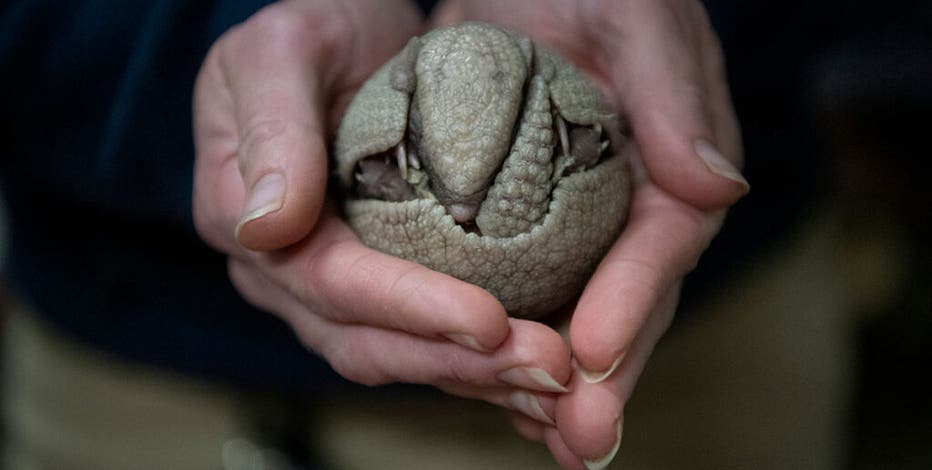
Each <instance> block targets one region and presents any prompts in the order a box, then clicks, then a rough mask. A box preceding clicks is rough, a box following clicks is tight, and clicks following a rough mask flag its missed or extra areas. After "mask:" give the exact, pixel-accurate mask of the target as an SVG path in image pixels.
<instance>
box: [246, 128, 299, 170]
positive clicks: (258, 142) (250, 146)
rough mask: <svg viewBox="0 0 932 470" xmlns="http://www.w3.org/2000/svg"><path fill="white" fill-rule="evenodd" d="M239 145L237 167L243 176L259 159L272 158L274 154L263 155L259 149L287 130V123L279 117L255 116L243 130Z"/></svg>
mask: <svg viewBox="0 0 932 470" xmlns="http://www.w3.org/2000/svg"><path fill="white" fill-rule="evenodd" d="M243 129H244V130H243V134H242V136H241V138H240V145H239V149H238V150H239V151H238V153H239V165H240V171H241V172H242V173H243V174H248V172H249V170H250V169H251V168H252V167H253V166H255V163H257V162H256V161H255V160H257V159H259V158H274V156H275V153H274V152H273V153H270V154H268V155H266V154H263V153H262V152H261V149H262V147H263V146H265V145H266V144H268V143H269V142H271V141H273V140H275V139H276V138H278V137H279V136H281V135H282V134H284V133H285V131H286V130H287V129H288V122H287V121H286V120H285V119H282V118H280V117H270V116H255V117H253V118H252V119H250V120H249V121H248V122H247V123H246V125H245V126H244V128H243Z"/></svg>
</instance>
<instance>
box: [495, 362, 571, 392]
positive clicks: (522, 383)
mask: <svg viewBox="0 0 932 470" xmlns="http://www.w3.org/2000/svg"><path fill="white" fill-rule="evenodd" d="M498 380H501V381H502V382H505V383H507V384H511V385H514V386H516V387H521V388H526V389H530V390H540V391H542V392H553V393H566V392H568V391H569V389H567V388H566V387H564V386H563V385H560V382H557V381H556V379H554V378H553V376H551V375H550V373H548V372H547V371H546V370H544V369H541V368H540V367H520V366H519V367H512V368H511V369H508V370H506V371H504V372H502V373H500V374H498Z"/></svg>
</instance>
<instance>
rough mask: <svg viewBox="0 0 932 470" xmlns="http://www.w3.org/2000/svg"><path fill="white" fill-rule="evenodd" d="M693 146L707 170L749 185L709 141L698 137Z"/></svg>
mask: <svg viewBox="0 0 932 470" xmlns="http://www.w3.org/2000/svg"><path fill="white" fill-rule="evenodd" d="M695 147H696V155H699V158H701V159H702V161H703V162H705V166H706V167H708V168H709V171H711V172H712V173H715V174H716V175H719V176H722V177H724V178H728V179H730V180H732V181H735V182H737V183H740V184H741V185H743V186H745V187H747V188H750V187H751V185H749V184H748V180H746V179H744V176H742V175H741V173H740V172H739V171H738V169H737V168H735V166H734V165H732V164H731V162H729V161H728V159H727V158H725V156H724V155H722V153H721V152H719V151H718V149H716V148H715V146H713V145H712V144H711V143H709V141H707V140H705V139H699V140H697V141H696V146H695Z"/></svg>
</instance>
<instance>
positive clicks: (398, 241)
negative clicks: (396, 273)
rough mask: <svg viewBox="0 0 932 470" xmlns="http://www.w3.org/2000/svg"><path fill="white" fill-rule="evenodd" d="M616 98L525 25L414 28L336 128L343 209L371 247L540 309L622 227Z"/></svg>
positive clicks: (565, 291) (508, 303)
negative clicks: (612, 106) (418, 32)
mask: <svg viewBox="0 0 932 470" xmlns="http://www.w3.org/2000/svg"><path fill="white" fill-rule="evenodd" d="M608 109H609V108H608V106H607V104H606V103H605V100H604V99H603V98H602V95H601V94H600V93H599V91H598V89H596V88H595V87H594V86H593V85H592V84H591V83H590V82H589V81H588V80H586V79H585V78H584V77H583V76H582V75H581V74H580V73H579V72H578V71H577V70H576V69H575V68H574V67H573V66H572V64H570V63H569V62H567V61H566V60H564V59H562V58H560V57H559V56H557V55H555V54H553V53H551V52H549V51H547V50H546V49H544V48H541V47H539V46H537V45H534V44H532V43H531V42H530V41H529V40H528V39H527V38H524V37H522V36H520V35H517V34H514V33H510V32H505V31H502V30H500V29H498V28H495V27H493V26H489V25H486V24H482V23H466V24H463V25H459V26H454V27H451V28H446V29H441V30H435V31H431V32H430V33H427V34H426V35H424V36H423V37H421V38H415V39H412V40H411V41H410V42H409V43H408V45H407V46H406V47H405V49H404V50H403V51H402V52H401V53H400V54H399V55H398V56H396V57H395V58H393V59H392V60H390V61H389V62H388V63H387V64H386V65H385V66H383V67H382V68H381V69H380V70H379V71H377V72H376V73H375V75H374V76H373V77H372V78H371V79H370V80H369V81H368V82H367V83H366V84H365V85H364V86H363V87H362V89H361V90H360V92H359V93H358V94H357V96H356V98H355V99H354V100H353V102H352V103H351V104H350V106H349V108H348V109H347V112H346V116H345V117H344V120H343V123H342V124H341V127H340V129H339V131H338V135H337V142H336V148H335V150H336V152H335V156H336V171H337V173H338V175H339V178H340V182H341V183H342V185H343V186H344V187H345V188H346V190H347V200H346V205H345V214H346V217H347V220H348V222H349V224H350V225H351V227H352V228H353V229H354V230H355V231H356V233H357V234H358V235H359V237H360V238H361V239H362V241H363V242H364V243H366V244H367V245H369V246H371V247H373V248H376V249H378V250H381V251H383V252H386V253H389V254H392V255H395V256H399V257H402V258H405V259H409V260H412V261H416V262H418V263H421V264H424V265H425V266H428V267H430V268H432V269H435V270H438V271H442V272H445V273H448V274H450V275H452V276H454V277H457V278H459V279H462V280H464V281H467V282H471V283H474V284H477V285H479V286H481V287H483V288H485V289H487V290H488V291H489V292H491V293H492V294H493V295H495V296H496V297H497V298H498V299H499V300H500V301H501V302H502V303H503V305H504V306H505V308H506V309H507V310H508V312H509V314H511V315H515V316H520V317H526V318H534V317H539V316H540V315H542V314H545V313H547V312H550V311H553V310H554V309H556V308H558V307H559V306H561V305H563V304H565V303H567V302H569V301H571V300H572V299H573V298H574V297H575V296H577V295H578V294H579V292H580V290H581V288H582V286H583V285H584V284H585V282H586V280H587V279H588V277H589V275H590V274H591V273H592V270H593V269H594V268H595V266H596V265H597V264H598V262H599V261H600V260H601V258H602V257H603V256H604V254H605V252H606V251H607V250H608V248H609V247H610V246H611V244H612V242H613V241H614V240H615V239H616V238H617V237H618V234H619V233H620V232H621V230H622V228H623V226H624V222H625V218H626V214H627V209H628V205H629V202H630V201H629V198H630V186H631V182H630V176H629V171H628V167H627V162H626V160H625V159H624V158H623V156H622V155H618V154H617V152H618V150H619V149H621V148H622V145H621V142H622V137H621V135H620V134H619V133H618V128H619V126H618V122H617V119H616V118H615V116H614V115H612V114H611V113H610V112H609V111H608ZM401 199H404V200H401Z"/></svg>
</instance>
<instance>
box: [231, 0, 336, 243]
mask: <svg viewBox="0 0 932 470" xmlns="http://www.w3.org/2000/svg"><path fill="white" fill-rule="evenodd" d="M276 13H277V12H276V11H275V10H274V9H267V10H266V11H264V12H260V14H258V15H256V17H254V18H253V19H251V20H250V21H249V22H247V23H245V24H243V25H242V26H240V27H238V28H237V29H235V30H233V31H231V33H230V40H229V41H226V43H225V45H227V47H226V48H225V49H224V50H223V51H222V53H221V57H222V59H221V63H222V66H223V67H224V69H225V70H224V72H225V76H226V77H227V84H228V87H229V89H230V96H231V99H232V101H233V109H234V113H235V120H236V129H237V130H236V133H237V136H236V137H237V141H238V145H237V150H236V154H237V160H238V164H239V169H240V175H241V177H242V183H243V190H244V196H243V203H242V209H241V212H240V215H239V218H238V223H237V225H236V228H235V236H236V240H237V242H239V244H240V245H242V246H243V247H245V248H247V249H251V250H261V251H267V250H274V249H278V248H283V247H285V246H288V245H290V244H293V243H295V242H297V241H299V240H301V239H302V238H304V237H305V236H306V235H307V234H308V233H309V232H310V230H311V228H312V227H313V226H314V224H315V223H316V221H317V218H318V217H319V215H320V210H321V207H322V205H323V202H324V197H325V194H326V183H327V149H326V144H325V136H324V135H325V134H324V132H325V128H326V116H325V114H324V111H323V110H324V106H325V104H326V103H325V98H324V96H323V94H324V90H323V86H322V83H323V76H324V73H323V71H322V70H321V69H322V64H321V61H320V60H315V59H317V58H319V57H321V56H326V55H325V54H322V52H323V51H322V50H321V49H322V48H324V47H327V45H326V44H325V43H322V42H321V41H319V40H315V37H314V36H313V34H314V33H313V31H314V30H313V29H310V28H308V27H307V25H306V24H304V22H302V21H299V20H294V19H291V18H293V16H292V17H291V18H289V17H288V16H285V15H277V14H276Z"/></svg>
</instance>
